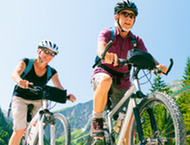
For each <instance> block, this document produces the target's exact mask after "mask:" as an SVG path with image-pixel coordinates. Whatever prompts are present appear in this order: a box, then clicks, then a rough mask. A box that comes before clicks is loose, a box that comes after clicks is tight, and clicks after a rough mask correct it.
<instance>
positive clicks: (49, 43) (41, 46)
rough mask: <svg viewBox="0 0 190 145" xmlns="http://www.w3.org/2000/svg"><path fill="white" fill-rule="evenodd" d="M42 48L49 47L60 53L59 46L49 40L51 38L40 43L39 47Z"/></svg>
mask: <svg viewBox="0 0 190 145" xmlns="http://www.w3.org/2000/svg"><path fill="white" fill-rule="evenodd" d="M39 48H41V49H43V48H47V49H49V50H51V51H53V52H55V53H56V54H58V52H59V51H58V46H57V45H56V44H55V43H53V42H52V41H49V40H42V41H41V42H40V43H39V45H38V49H39Z"/></svg>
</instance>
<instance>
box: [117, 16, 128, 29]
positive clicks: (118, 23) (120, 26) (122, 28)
mask: <svg viewBox="0 0 190 145" xmlns="http://www.w3.org/2000/svg"><path fill="white" fill-rule="evenodd" d="M117 24H118V26H119V28H120V29H121V31H122V32H127V31H125V30H123V28H122V27H121V25H120V23H119V18H118V21H117Z"/></svg>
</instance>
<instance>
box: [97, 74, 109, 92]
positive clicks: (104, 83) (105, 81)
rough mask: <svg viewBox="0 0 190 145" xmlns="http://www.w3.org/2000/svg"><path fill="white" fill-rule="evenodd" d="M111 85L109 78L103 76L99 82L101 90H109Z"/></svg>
mask: <svg viewBox="0 0 190 145" xmlns="http://www.w3.org/2000/svg"><path fill="white" fill-rule="evenodd" d="M111 84H112V78H111V77H110V76H104V77H103V78H102V79H101V80H100V84H99V85H100V87H101V88H104V89H106V88H108V89H109V88H110V87H111Z"/></svg>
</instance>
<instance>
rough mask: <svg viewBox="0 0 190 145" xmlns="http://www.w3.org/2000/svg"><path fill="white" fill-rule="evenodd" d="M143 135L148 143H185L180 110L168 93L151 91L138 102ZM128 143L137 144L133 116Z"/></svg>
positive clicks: (157, 144)
mask: <svg viewBox="0 0 190 145" xmlns="http://www.w3.org/2000/svg"><path fill="white" fill-rule="evenodd" d="M139 112H140V116H141V123H142V128H143V134H144V137H145V138H146V140H147V144H148V145H186V131H185V125H184V121H183V117H182V114H181V111H180V109H179V107H178V105H177V104H176V102H175V101H174V99H173V98H171V97H170V96H169V95H166V94H164V93H161V92H155V93H151V94H149V95H148V96H147V98H145V99H144V100H142V102H141V103H140V104H139ZM129 144H130V145H139V144H140V140H139V135H138V133H137V125H136V121H135V118H134V117H133V120H132V124H131V129H130V133H129Z"/></svg>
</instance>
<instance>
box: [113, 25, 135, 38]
mask: <svg viewBox="0 0 190 145" xmlns="http://www.w3.org/2000/svg"><path fill="white" fill-rule="evenodd" d="M114 35H115V36H117V35H119V29H118V27H117V26H116V27H115V32H114ZM126 38H133V34H132V32H131V31H129V33H128V34H127V36H126Z"/></svg>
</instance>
